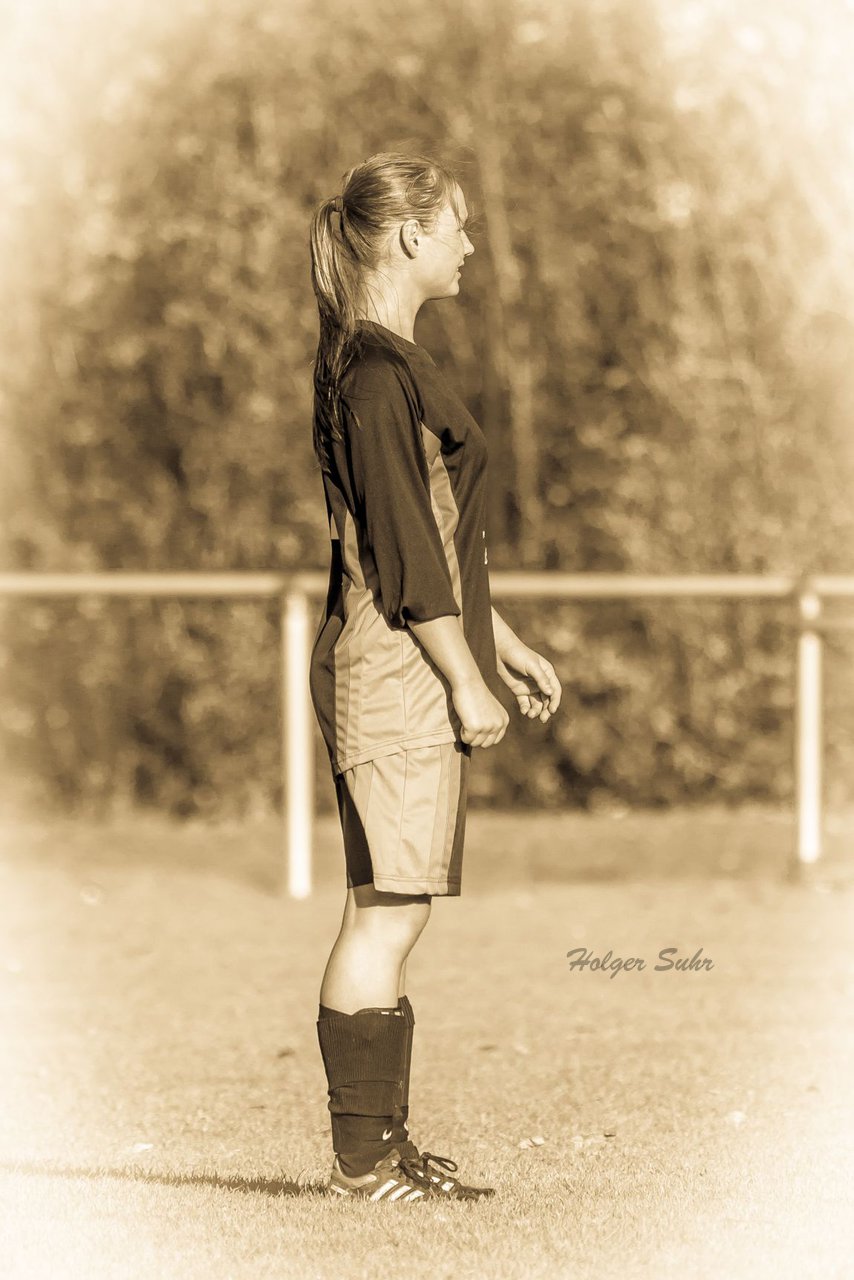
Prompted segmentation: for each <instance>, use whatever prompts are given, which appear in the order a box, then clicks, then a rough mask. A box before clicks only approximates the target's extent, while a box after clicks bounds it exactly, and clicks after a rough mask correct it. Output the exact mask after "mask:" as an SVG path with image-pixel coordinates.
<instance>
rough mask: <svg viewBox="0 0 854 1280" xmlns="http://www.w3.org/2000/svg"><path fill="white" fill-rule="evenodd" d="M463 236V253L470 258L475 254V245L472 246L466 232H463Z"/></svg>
mask: <svg viewBox="0 0 854 1280" xmlns="http://www.w3.org/2000/svg"><path fill="white" fill-rule="evenodd" d="M463 235H464V236H465V243H464V247H463V253H464V254H465V256H466V257H468V256H469V254H471V253H474V245H473V244H472V242H471V240H469V238H468V236H466V235H465V232H463Z"/></svg>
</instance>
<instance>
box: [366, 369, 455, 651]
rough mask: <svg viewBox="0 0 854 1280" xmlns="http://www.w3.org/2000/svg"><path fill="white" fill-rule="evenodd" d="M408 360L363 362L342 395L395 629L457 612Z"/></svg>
mask: <svg viewBox="0 0 854 1280" xmlns="http://www.w3.org/2000/svg"><path fill="white" fill-rule="evenodd" d="M407 375H408V369H407V367H406V365H405V363H404V362H402V361H401V362H398V361H396V360H395V359H394V358H391V357H384V358H376V359H372V360H370V361H367V362H365V363H364V364H363V365H362V367H360V369H359V370H358V376H357V377H356V378H355V379H354V380H353V381H352V383H351V385H349V386H348V388H347V391H346V394H345V405H346V409H347V415H346V417H347V422H348V441H347V444H348V454H349V462H350V468H351V473H352V478H353V491H354V495H355V498H356V501H357V502H358V504H359V508H360V516H361V522H362V524H363V528H364V531H365V535H366V538H367V542H368V544H369V546H370V549H371V552H372V554H373V558H374V562H375V564H376V568H377V576H378V579H379V595H380V599H379V602H378V603H379V604H380V606H381V609H382V613H383V616H384V617H385V619H386V621H387V622H388V623H389V625H390V626H392V627H405V626H406V625H407V624H408V623H409V622H428V621H429V620H430V619H431V618H440V617H444V616H446V615H448V614H452V615H456V616H460V614H461V610H460V606H459V605H458V604H457V601H456V598H455V596H454V591H453V587H452V584H451V575H450V570H449V568H448V561H447V558H446V556H445V550H444V547H443V545H442V538H441V535H440V533H439V526H438V525H437V523H436V517H435V515H434V513H433V507H432V502H431V497H430V477H429V471H428V467H427V458H426V454H425V452H424V443H423V440H422V438H421V415H420V411H419V406H418V399H417V390H416V388H415V385H414V382H413V381H412V379H411V376H407Z"/></svg>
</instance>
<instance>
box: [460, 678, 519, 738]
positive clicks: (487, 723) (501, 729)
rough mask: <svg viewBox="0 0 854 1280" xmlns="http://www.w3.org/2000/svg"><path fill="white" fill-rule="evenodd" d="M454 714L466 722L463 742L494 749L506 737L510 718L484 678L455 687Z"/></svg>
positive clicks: (464, 682)
mask: <svg viewBox="0 0 854 1280" xmlns="http://www.w3.org/2000/svg"><path fill="white" fill-rule="evenodd" d="M451 698H452V700H453V703H454V710H455V711H456V713H457V715H458V716H459V718H460V720H461V722H462V732H461V737H462V740H463V742H467V743H470V744H471V746H473V747H493V746H495V744H496V743H498V742H500V741H501V739H502V738H503V737H504V733H505V731H506V729H507V726H508V724H509V723H510V717H509V716H508V714H507V712H506V711H505V710H504V708H503V707H502V705H501V703H500V702H499V701H498V699H497V698H496V697H495V695H494V694H493V693H491V692H490V690H489V687H488V686H487V684H486V681H485V680H483V679H482V678H480V677H479V678H478V679H476V680H465V681H463V682H461V683H460V684H456V685H454V686H453V687H452V690H451Z"/></svg>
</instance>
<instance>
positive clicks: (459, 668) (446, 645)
mask: <svg viewBox="0 0 854 1280" xmlns="http://www.w3.org/2000/svg"><path fill="white" fill-rule="evenodd" d="M407 625H408V627H409V630H410V631H411V632H412V634H413V635H414V636H415V638H416V640H417V641H418V643H419V644H421V645H423V646H424V648H425V649H426V650H427V652H428V653H429V655H430V657H431V658H432V659H433V661H434V662H435V663H436V666H437V667H438V668H439V670H440V671H441V672H442V674H443V675H444V676H445V677H446V679H447V680H448V683H449V684H450V685H451V688H458V687H460V686H461V685H463V684H467V683H471V682H474V683H477V682H478V681H482V680H483V675H482V674H481V671H480V668H479V667H478V665H477V663H476V662H475V659H474V654H473V653H472V651H471V649H470V648H469V646H468V641H467V640H466V638H465V634H464V632H463V626H462V622H461V621H460V619H459V617H457V616H456V615H455V614H446V615H445V617H443V618H431V619H430V621H429V622H409V623H407Z"/></svg>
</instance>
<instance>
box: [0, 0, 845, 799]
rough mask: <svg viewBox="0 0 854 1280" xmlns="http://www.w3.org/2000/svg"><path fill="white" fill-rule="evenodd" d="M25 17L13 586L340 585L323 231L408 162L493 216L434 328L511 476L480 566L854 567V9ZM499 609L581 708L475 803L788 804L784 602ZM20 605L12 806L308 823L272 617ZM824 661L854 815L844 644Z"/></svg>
mask: <svg viewBox="0 0 854 1280" xmlns="http://www.w3.org/2000/svg"><path fill="white" fill-rule="evenodd" d="M0 23H2V35H3V59H4V83H5V86H6V88H5V90H4V102H3V116H2V125H0V165H2V178H3V187H4V194H5V200H4V206H3V209H2V211H0V236H2V250H3V268H2V281H0V287H2V299H3V304H4V305H3V307H2V312H0V315H2V319H0V324H2V344H0V409H1V410H2V425H0V430H2V445H3V457H4V466H3V475H2V485H3V493H2V501H3V512H4V517H5V518H4V522H3V528H4V532H3V548H2V567H4V568H8V569H28V570H55V571H58V570H96V569H139V570H153V571H156V570H176V569H189V570H196V569H268V568H269V569H288V568H291V567H293V568H296V567H299V568H303V567H315V568H318V569H322V570H325V569H326V568H327V565H328V535H327V530H326V527H325V509H324V505H323V498H322V488H321V482H320V475H319V471H318V468H317V465H316V462H315V459H314V455H313V452H312V449H311V426H310V413H311V394H310V393H311V366H312V361H313V357H314V349H315V343H316V333H317V323H316V308H315V305H314V298H313V295H312V292H311V287H310V282H309V265H308V224H309V219H310V216H311V213H312V211H313V208H314V206H315V204H316V203H317V201H319V200H320V199H321V198H323V197H325V196H328V195H331V194H334V193H336V192H337V191H339V190H340V183H341V177H342V175H343V173H344V171H345V170H346V169H347V168H348V167H349V166H351V165H352V164H354V163H356V162H358V160H360V159H362V158H364V157H365V156H367V155H369V154H370V153H371V152H374V151H378V150H392V149H414V150H418V151H427V152H429V153H431V154H433V155H435V156H437V157H438V158H440V159H442V160H444V161H446V162H447V163H449V164H450V165H451V166H452V167H453V168H455V170H456V172H457V173H458V175H459V178H460V180H461V182H462V185H463V187H464V189H465V191H466V195H467V199H468V203H469V205H470V208H471V209H472V211H473V214H474V228H473V231H472V238H473V241H474V244H475V248H476V252H475V254H474V256H473V257H472V259H471V262H470V265H469V267H468V268H467V271H466V276H465V280H464V283H463V289H462V292H461V295H460V297H459V298H458V299H455V300H449V301H447V302H444V303H433V304H429V305H428V306H427V307H425V309H424V311H423V313H422V316H421V318H419V322H418V333H417V337H418V340H419V341H420V342H421V343H422V344H423V345H424V346H426V347H427V348H428V349H429V350H430V351H431V352H432V353H433V354H434V356H435V358H436V360H437V361H438V362H439V363H440V365H441V366H442V367H443V368H444V369H445V371H446V373H447V375H448V376H449V378H450V379H451V380H452V381H453V382H454V384H455V385H456V386H457V387H458V389H459V390H460V392H461V393H462V395H463V396H464V398H465V399H466V401H467V403H468V404H469V406H470V408H471V410H472V412H473V413H474V414H475V416H476V417H477V418H478V420H479V421H480V423H481V424H482V426H483V428H484V431H485V433H486V435H487V438H488V441H489V447H490V503H491V507H490V533H489V536H490V551H491V556H490V566H491V568H493V569H505V568H519V567H521V568H528V569H547V570H563V571H568V572H586V571H604V572H626V573H631V572H635V573H690V572H749V573H758V574H761V573H774V572H784V573H806V572H828V573H850V572H854V555H852V552H854V506H852V502H851V493H852V479H854V456H852V455H854V436H853V435H852V430H851V423H852V406H854V373H852V361H851V349H852V346H851V340H852V320H854V307H852V295H851V287H850V286H851V281H852V271H851V269H852V263H854V232H853V231H852V217H851V214H852V207H854V201H852V190H851V187H852V172H854V170H852V158H854V157H852V136H854V134H853V132H852V128H851V126H852V123H854V110H852V101H851V92H852V90H851V78H850V74H849V67H850V56H851V52H852V49H854V39H852V27H854V9H852V6H851V5H850V4H847V3H846V2H845V0H824V2H823V3H821V4H815V3H813V4H809V3H807V2H806V0H779V2H778V3H774V4H771V3H768V4H764V5H760V4H759V3H754V4H747V5H745V4H744V3H739V2H738V0H572V2H570V0H567V2H566V3H557V0H555V3H552V4H543V3H534V2H533V0H530V2H529V0H492V2H490V0H453V3H452V2H451V0H434V2H433V3H432V4H430V5H426V6H419V5H415V4H400V3H398V2H395V3H389V2H387V0H372V2H367V0H365V2H362V3H358V4H356V3H349V2H344V0H338V2H336V3H333V0H313V2H312V3H291V4H284V3H281V0H239V2H238V0H183V2H182V3H173V4H171V5H169V4H166V3H165V0H164V2H163V3H160V4H156V3H152V2H151V0H146V3H142V2H141V0H126V2H123V4H122V5H121V6H116V5H114V4H111V5H107V4H106V3H104V2H103V0H92V2H91V3H90V4H89V5H88V6H87V8H86V10H85V11H81V10H80V9H77V8H76V7H75V8H74V12H73V13H71V12H70V11H69V10H68V9H67V8H66V7H65V6H63V5H62V4H61V3H59V2H58V0H54V4H53V5H52V6H51V5H50V4H48V3H47V0H33V4H32V5H31V6H28V7H27V12H26V13H23V12H22V10H21V7H20V6H13V7H12V8H11V9H8V8H7V10H4V16H3V18H2V19H0ZM321 608H322V604H321V602H320V601H318V602H317V605H316V610H315V613H316V616H317V618H319V617H320V612H321ZM499 608H500V610H501V612H502V613H504V614H505V616H506V617H507V618H508V620H509V621H510V622H511V625H513V626H514V628H515V629H516V630H518V631H519V632H520V633H521V634H522V636H523V638H524V639H525V640H526V641H527V642H528V643H529V644H531V645H532V646H534V647H535V648H540V649H542V650H543V651H544V652H545V653H547V654H548V655H549V656H550V657H551V658H552V660H553V661H554V662H555V664H556V666H557V667H558V669H559V671H560V673H561V675H562V678H563V682H564V698H563V706H562V709H561V711H560V713H559V714H558V716H557V717H556V718H555V719H554V720H553V721H552V722H550V723H549V725H548V726H546V727H545V728H544V727H543V726H541V725H539V724H538V723H535V724H530V723H529V722H527V721H521V720H519V721H518V722H517V721H516V720H515V719H514V721H513V722H512V727H511V730H510V731H509V732H508V734H507V737H506V738H505V741H504V743H503V744H502V746H501V749H500V750H499V751H496V752H483V753H480V754H479V758H478V762H477V764H478V767H477V769H476V770H475V771H474V774H473V802H474V803H476V802H477V798H478V797H480V798H481V799H486V800H489V801H490V802H491V803H493V804H500V805H510V804H517V805H537V806H546V807H548V806H560V807H564V806H580V807H596V806H600V805H619V804H623V805H625V804H632V805H665V804H670V803H672V802H676V801H680V802H686V803H690V802H694V801H702V800H709V799H716V800H726V801H731V802H733V803H736V802H740V801H743V800H745V799H748V798H750V799H757V800H762V801H770V802H776V801H782V800H785V799H787V798H789V797H790V796H791V791H792V776H791V755H792V730H793V724H792V721H793V680H794V652H795V637H796V631H795V629H794V627H793V625H792V623H793V619H794V614H793V611H792V608H791V606H789V605H788V604H786V605H783V604H775V603H772V602H765V603H759V602H739V603H721V602H706V601H675V602H658V601H643V602H605V603H579V604H571V605H557V604H555V603H553V602H542V603H538V604H522V603H517V602H512V601H508V602H499ZM2 612H3V632H2V638H1V639H0V649H2V658H3V668H4V672H5V691H4V697H3V699H2V707H0V736H2V749H3V753H4V775H5V778H6V784H5V788H6V792H7V796H8V795H11V794H12V793H13V791H14V794H15V795H16V796H18V797H24V798H25V801H26V803H27V804H38V805H40V806H41V807H46V808H51V807H53V808H61V809H68V808H72V809H74V810H75V811H77V812H80V813H84V812H88V813H98V814H102V813H105V812H107V811H109V810H110V809H111V808H113V807H115V806H126V805H128V804H143V805H148V804H151V805H157V806H158V807H160V808H162V809H165V810H166V811H168V812H172V813H174V814H176V815H190V814H201V815H209V816H212V817H218V816H226V815H232V814H247V813H251V812H266V811H267V810H269V809H270V807H271V806H272V805H274V804H277V803H279V801H280V790H279V788H280V782H279V778H280V773H279V764H278V731H277V707H276V698H275V690H276V687H277V664H278V619H277V610H276V609H275V607H274V606H272V605H270V606H268V605H264V604H254V603H238V604H235V603H226V602H223V603H219V602H210V603H208V602H204V603H202V602H189V603H184V602H171V601H152V602H148V601H136V600H134V601H122V600H115V601H103V600H98V599H95V598H86V599H83V600H81V601H80V602H74V601H67V602H48V601H27V600H15V601H12V602H4V603H3V604H2ZM827 647H828V662H827V681H828V691H829V700H830V702H831V704H832V706H831V707H830V711H831V714H830V715H829V718H828V725H827V735H826V747H827V759H828V776H829V786H830V797H829V798H830V800H831V802H832V803H833V802H839V803H843V802H847V801H849V800H850V799H852V798H854V796H852V788H851V769H850V764H851V761H852V759H854V679H852V673H851V663H850V660H849V659H850V656H851V645H850V643H849V642H848V641H847V640H846V639H845V637H838V636H835V637H832V638H831V639H830V640H829V641H828V646H827ZM316 745H317V746H318V752H317V767H318V801H319V807H320V808H323V809H328V808H330V807H331V804H332V798H333V792H332V787H331V782H330V780H329V778H328V766H327V763H326V758H325V754H324V753H322V751H321V750H320V740H319V735H318V736H317V738H316Z"/></svg>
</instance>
